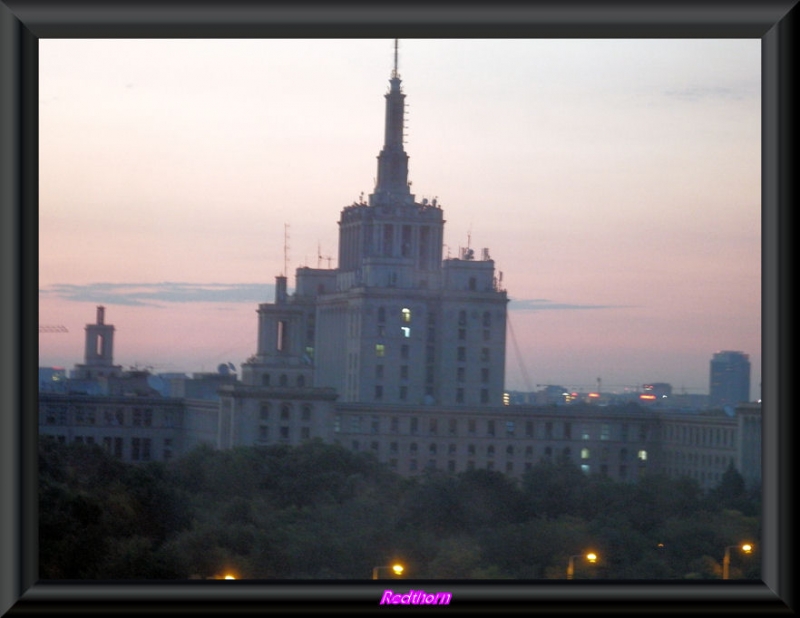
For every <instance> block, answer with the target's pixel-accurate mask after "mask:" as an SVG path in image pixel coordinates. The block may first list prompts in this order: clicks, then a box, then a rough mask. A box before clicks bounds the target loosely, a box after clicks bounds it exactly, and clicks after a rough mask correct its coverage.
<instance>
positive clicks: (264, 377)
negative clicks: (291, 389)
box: [261, 348, 308, 388]
mask: <svg viewBox="0 0 800 618" xmlns="http://www.w3.org/2000/svg"><path fill="white" fill-rule="evenodd" d="M307 351H308V348H307ZM289 382H290V380H289V376H288V375H287V374H285V373H282V374H280V375H279V376H278V382H277V384H273V383H272V376H271V375H270V374H269V373H263V374H261V386H286V387H288V386H296V387H297V388H303V387H305V386H306V383H307V380H306V376H305V375H303V374H302V373H301V374H300V375H298V376H296V377H295V379H294V384H290V383H289Z"/></svg>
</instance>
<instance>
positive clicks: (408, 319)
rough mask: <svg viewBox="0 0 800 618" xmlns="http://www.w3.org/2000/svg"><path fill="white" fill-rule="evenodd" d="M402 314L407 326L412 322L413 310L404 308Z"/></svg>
mask: <svg viewBox="0 0 800 618" xmlns="http://www.w3.org/2000/svg"><path fill="white" fill-rule="evenodd" d="M401 313H402V314H403V322H405V323H406V324H408V323H409V322H411V309H409V308H407V307H403V309H402V310H401Z"/></svg>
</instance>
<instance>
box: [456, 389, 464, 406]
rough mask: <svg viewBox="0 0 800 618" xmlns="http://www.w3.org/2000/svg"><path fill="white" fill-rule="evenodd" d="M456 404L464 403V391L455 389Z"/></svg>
mask: <svg viewBox="0 0 800 618" xmlns="http://www.w3.org/2000/svg"><path fill="white" fill-rule="evenodd" d="M456 403H464V389H463V388H457V389H456Z"/></svg>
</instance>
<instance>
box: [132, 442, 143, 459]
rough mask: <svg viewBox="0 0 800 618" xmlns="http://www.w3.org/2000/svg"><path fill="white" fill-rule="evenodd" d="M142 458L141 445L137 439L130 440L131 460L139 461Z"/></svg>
mask: <svg viewBox="0 0 800 618" xmlns="http://www.w3.org/2000/svg"><path fill="white" fill-rule="evenodd" d="M141 457H142V443H141V439H139V438H131V459H132V460H133V461H139V460H140V459H141Z"/></svg>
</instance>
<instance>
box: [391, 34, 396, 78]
mask: <svg viewBox="0 0 800 618" xmlns="http://www.w3.org/2000/svg"><path fill="white" fill-rule="evenodd" d="M392 77H397V39H395V40H394V70H393V71H392Z"/></svg>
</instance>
